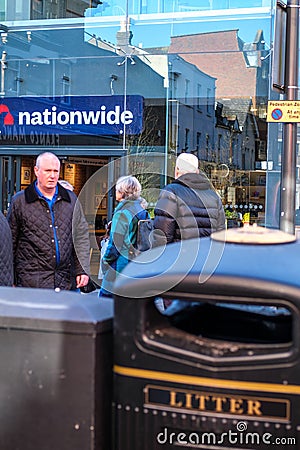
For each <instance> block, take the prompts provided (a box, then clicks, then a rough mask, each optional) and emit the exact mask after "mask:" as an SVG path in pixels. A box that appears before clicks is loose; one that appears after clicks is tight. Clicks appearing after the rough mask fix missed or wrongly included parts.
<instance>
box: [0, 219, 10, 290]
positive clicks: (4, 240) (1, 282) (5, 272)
mask: <svg viewBox="0 0 300 450" xmlns="http://www.w3.org/2000/svg"><path fill="white" fill-rule="evenodd" d="M0 236H1V241H0V286H12V285H13V250H12V239H11V231H10V228H9V225H8V223H7V220H6V218H5V216H4V215H3V214H2V212H0Z"/></svg>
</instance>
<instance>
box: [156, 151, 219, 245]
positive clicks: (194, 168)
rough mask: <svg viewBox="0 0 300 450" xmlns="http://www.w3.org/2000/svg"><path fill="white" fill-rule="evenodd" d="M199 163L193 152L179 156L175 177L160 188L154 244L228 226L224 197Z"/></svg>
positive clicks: (205, 234) (194, 235)
mask: <svg viewBox="0 0 300 450" xmlns="http://www.w3.org/2000/svg"><path fill="white" fill-rule="evenodd" d="M198 165H199V161H198V158H197V157H196V156H195V155H193V154H191V153H181V154H180V155H179V156H178V158H177V159H176V165H175V180H174V181H173V182H172V183H170V184H169V185H167V186H165V187H164V188H163V189H162V190H161V192H160V195H159V198H158V201H157V203H156V207H155V210H154V230H155V233H154V235H155V245H159V243H160V242H161V243H162V244H166V243H167V244H169V243H171V242H177V241H180V240H184V239H193V238H197V237H200V238H201V237H205V236H209V235H210V234H211V233H213V232H214V231H221V230H223V229H225V213H224V208H223V205H222V201H221V198H220V197H219V195H218V194H217V193H216V191H215V190H214V188H213V186H212V184H211V182H210V181H209V179H208V178H207V176H206V175H205V174H204V173H203V172H200V171H199V168H198Z"/></svg>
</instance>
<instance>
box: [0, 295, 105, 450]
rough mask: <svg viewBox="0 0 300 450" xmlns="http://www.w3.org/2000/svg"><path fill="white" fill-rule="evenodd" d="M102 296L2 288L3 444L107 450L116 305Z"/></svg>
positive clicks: (9, 449) (34, 449)
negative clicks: (100, 298)
mask: <svg viewBox="0 0 300 450" xmlns="http://www.w3.org/2000/svg"><path fill="white" fill-rule="evenodd" d="M98 300H99V299H96V298H95V297H94V296H82V295H80V294H77V293H70V292H59V293H56V292H54V291H48V290H45V289H41V290H40V289H23V288H0V342H1V345H0V360H1V365H0V385H1V388H0V421H1V427H0V448H1V449H3V450H54V449H57V450H94V449H95V450H96V449H97V450H107V449H110V445H111V434H110V432H109V430H110V427H111V414H110V411H111V395H112V391H111V384H112V383H111V370H112V316H113V306H112V302H111V301H109V300H103V301H102V302H101V304H100V302H99V301H98ZM103 430H105V432H104V431H103Z"/></svg>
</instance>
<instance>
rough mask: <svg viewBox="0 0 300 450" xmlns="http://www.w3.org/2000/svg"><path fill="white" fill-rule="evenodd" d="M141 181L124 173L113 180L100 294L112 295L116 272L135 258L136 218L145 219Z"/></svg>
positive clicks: (146, 215) (146, 214)
mask: <svg viewBox="0 0 300 450" xmlns="http://www.w3.org/2000/svg"><path fill="white" fill-rule="evenodd" d="M140 196H141V185H140V183H139V181H138V180H137V178H135V177H133V176H124V177H121V178H119V179H118V181H117V183H116V200H117V201H118V202H119V204H118V205H117V207H116V208H115V211H114V214H113V218H112V223H111V231H110V237H109V243H108V246H107V249H106V252H105V254H104V256H103V259H102V270H103V274H104V275H103V280H102V283H101V289H100V291H99V297H100V296H112V294H113V285H114V282H115V279H116V276H117V274H118V273H120V272H121V271H122V270H123V269H124V267H125V266H126V265H127V264H128V262H129V261H130V260H131V259H133V258H134V248H135V244H136V238H137V227H138V221H139V220H143V219H148V218H149V217H150V216H149V213H148V212H147V211H146V210H145V209H144V208H143V207H142V205H141V199H140Z"/></svg>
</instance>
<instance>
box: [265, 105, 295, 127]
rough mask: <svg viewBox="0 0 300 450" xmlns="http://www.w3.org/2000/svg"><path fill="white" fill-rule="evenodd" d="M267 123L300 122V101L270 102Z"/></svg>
mask: <svg viewBox="0 0 300 450" xmlns="http://www.w3.org/2000/svg"><path fill="white" fill-rule="evenodd" d="M267 122H300V101H294V100H292V101H291V100H290V101H286V100H277V101H269V102H268V115H267Z"/></svg>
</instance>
